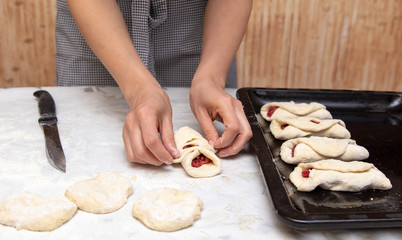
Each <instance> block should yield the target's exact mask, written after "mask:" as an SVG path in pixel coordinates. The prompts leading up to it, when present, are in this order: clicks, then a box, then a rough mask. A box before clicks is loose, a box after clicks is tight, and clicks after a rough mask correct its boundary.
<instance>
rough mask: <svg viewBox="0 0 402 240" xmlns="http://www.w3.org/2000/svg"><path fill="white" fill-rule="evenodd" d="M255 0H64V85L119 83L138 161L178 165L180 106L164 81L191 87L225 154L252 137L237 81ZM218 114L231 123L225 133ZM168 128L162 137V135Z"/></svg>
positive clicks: (60, 47)
mask: <svg viewBox="0 0 402 240" xmlns="http://www.w3.org/2000/svg"><path fill="white" fill-rule="evenodd" d="M251 4H252V2H251V0H210V1H206V0H195V1H186V0H176V1H174V0H172V1H167V0H126V1H123V0H121V1H118V0H117V1H116V0H86V1H81V0H67V1H66V0H59V1H58V2H57V6H58V14H57V25H56V45H57V53H56V68H57V78H58V84H59V85H62V86H66V85H116V84H117V85H118V86H119V87H120V89H121V91H122V93H123V95H124V97H125V99H126V100H127V102H128V104H129V105H130V111H129V113H128V114H127V117H126V121H125V124H124V127H123V139H124V144H125V150H126V154H127V157H128V159H129V160H130V161H132V162H138V163H144V164H153V165H161V164H163V163H166V164H171V163H172V161H173V158H177V157H178V156H179V152H178V150H177V148H176V146H175V142H174V133H173V124H172V110H171V105H170V100H169V97H168V96H167V94H166V93H165V92H164V91H163V89H162V87H161V85H162V86H164V87H173V86H175V87H177V86H190V104H191V109H192V111H193V113H194V115H195V116H196V118H197V120H198V121H199V123H200V125H201V127H202V129H203V131H204V133H205V136H206V138H207V140H208V141H209V142H210V143H211V144H212V145H213V146H214V147H215V148H217V149H219V150H220V151H219V155H220V156H221V157H225V156H229V155H234V154H236V153H238V152H239V151H240V150H241V149H242V148H243V146H244V145H245V144H246V143H247V142H248V140H249V139H250V138H251V129H250V126H249V124H248V122H247V119H246V117H245V115H244V112H243V108H242V105H241V103H240V102H239V101H238V100H237V99H235V98H233V97H232V96H230V95H229V94H227V93H226V92H225V91H224V88H225V85H226V86H228V87H236V86H237V79H236V68H235V64H236V63H235V60H234V57H235V54H236V51H237V48H238V46H239V44H240V42H241V39H242V37H243V35H244V32H245V29H246V26H247V22H248V18H249V15H250V11H251ZM214 120H220V121H222V122H223V123H224V125H225V127H226V128H225V131H224V132H223V134H222V136H219V135H218V133H217V130H216V129H215V126H214V124H213V121H214ZM158 133H159V134H160V138H159V135H158Z"/></svg>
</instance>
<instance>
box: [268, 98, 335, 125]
mask: <svg viewBox="0 0 402 240" xmlns="http://www.w3.org/2000/svg"><path fill="white" fill-rule="evenodd" d="M260 114H261V116H262V117H263V118H264V119H265V120H267V121H272V120H273V119H284V118H297V117H313V118H319V119H331V118H332V116H331V113H330V112H329V111H328V110H327V109H326V107H325V106H324V105H322V104H320V103H316V102H311V103H308V104H307V103H295V102H293V101H291V102H271V103H267V104H265V105H263V106H262V107H261V109H260Z"/></svg>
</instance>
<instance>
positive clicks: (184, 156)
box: [173, 127, 222, 178]
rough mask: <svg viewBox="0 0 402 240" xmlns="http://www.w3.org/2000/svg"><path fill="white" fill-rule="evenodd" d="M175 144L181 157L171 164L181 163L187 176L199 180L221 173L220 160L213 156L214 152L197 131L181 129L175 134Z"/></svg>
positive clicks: (188, 128)
mask: <svg viewBox="0 0 402 240" xmlns="http://www.w3.org/2000/svg"><path fill="white" fill-rule="evenodd" d="M175 142H176V146H177V148H178V149H179V151H180V154H181V156H180V158H178V159H175V160H174V161H173V162H174V163H181V165H182V166H183V168H184V170H185V171H186V172H187V174H188V175H190V176H192V177H196V178H201V177H213V176H215V175H218V174H219V173H221V171H222V166H221V160H220V158H218V157H217V156H216V155H215V153H216V150H215V149H214V148H213V147H212V146H211V145H210V144H209V143H208V141H207V140H206V139H205V138H203V137H202V136H201V134H199V133H198V132H197V131H195V130H194V129H192V128H190V127H182V128H180V129H179V130H178V131H177V132H176V133H175Z"/></svg>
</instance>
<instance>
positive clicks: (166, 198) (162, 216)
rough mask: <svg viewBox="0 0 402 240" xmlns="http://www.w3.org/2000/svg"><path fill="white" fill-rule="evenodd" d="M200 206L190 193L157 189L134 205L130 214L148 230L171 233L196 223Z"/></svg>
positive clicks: (198, 201)
mask: <svg viewBox="0 0 402 240" xmlns="http://www.w3.org/2000/svg"><path fill="white" fill-rule="evenodd" d="M202 205H203V203H202V201H201V200H200V199H199V197H198V196H197V195H196V194H194V193H192V192H190V191H179V190H177V189H174V188H157V189H153V190H150V191H149V192H147V193H146V194H145V195H144V196H142V197H141V198H140V199H138V201H137V202H135V203H134V205H133V209H132V214H133V216H134V217H135V218H137V219H139V220H140V221H141V222H142V223H144V224H145V225H146V226H147V227H148V228H150V229H153V230H156V231H162V232H171V231H177V230H180V229H183V228H186V227H189V226H191V225H192V224H193V223H194V222H195V221H197V220H198V219H199V218H200V214H201V210H202Z"/></svg>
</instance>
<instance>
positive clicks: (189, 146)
mask: <svg viewBox="0 0 402 240" xmlns="http://www.w3.org/2000/svg"><path fill="white" fill-rule="evenodd" d="M191 147H194V145H191V144H189V145H186V146H184V147H183V149H186V148H191Z"/></svg>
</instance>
